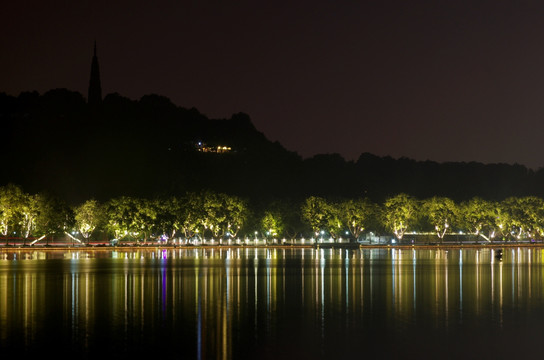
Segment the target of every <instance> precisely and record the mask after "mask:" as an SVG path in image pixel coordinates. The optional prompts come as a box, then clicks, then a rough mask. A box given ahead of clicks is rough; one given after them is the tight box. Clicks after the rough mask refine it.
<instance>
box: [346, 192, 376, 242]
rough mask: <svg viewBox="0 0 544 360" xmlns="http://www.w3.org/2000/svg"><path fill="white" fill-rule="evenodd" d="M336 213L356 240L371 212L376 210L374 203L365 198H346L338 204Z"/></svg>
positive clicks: (367, 222)
mask: <svg viewBox="0 0 544 360" xmlns="http://www.w3.org/2000/svg"><path fill="white" fill-rule="evenodd" d="M338 209H339V211H338V214H339V217H340V220H341V222H342V223H343V224H344V226H345V227H347V229H348V230H349V232H350V234H351V236H353V238H354V239H355V240H356V241H357V239H359V237H360V236H361V234H362V233H363V231H364V230H365V228H366V227H367V224H369V222H370V219H371V217H372V215H373V213H374V212H375V211H376V209H375V206H374V204H372V203H371V202H370V201H369V200H367V199H358V200H347V201H343V202H341V203H340V204H338Z"/></svg>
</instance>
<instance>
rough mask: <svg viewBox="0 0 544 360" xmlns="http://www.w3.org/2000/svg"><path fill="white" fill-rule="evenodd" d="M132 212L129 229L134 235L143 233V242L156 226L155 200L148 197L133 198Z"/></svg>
mask: <svg viewBox="0 0 544 360" xmlns="http://www.w3.org/2000/svg"><path fill="white" fill-rule="evenodd" d="M132 203H133V206H134V210H135V211H134V213H133V215H132V225H131V229H132V232H133V234H134V235H135V236H138V235H143V240H144V243H146V242H147V240H148V238H149V237H150V236H151V234H152V232H153V229H154V228H155V227H156V224H157V222H156V220H157V202H155V201H153V200H148V199H133V200H132Z"/></svg>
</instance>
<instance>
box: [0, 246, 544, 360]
mask: <svg viewBox="0 0 544 360" xmlns="http://www.w3.org/2000/svg"><path fill="white" fill-rule="evenodd" d="M499 251H502V255H501V254H500V253H499ZM543 330H544V248H540V247H536V246H535V247H505V248H504V249H500V248H485V247H482V248H479V249H478V248H470V249H461V248H449V249H446V248H440V249H436V248H433V249H415V248H413V249H410V248H394V247H391V248H374V249H371V248H364V249H356V250H354V249H312V248H305V249H301V248H241V247H233V248H206V247H202V248H189V249H181V248H177V249H172V248H170V249H161V248H154V249H127V250H123V249H119V250H111V249H107V250H106V249H104V250H72V251H50V250H47V251H46V250H35V251H11V250H10V251H6V250H0V353H1V354H4V355H5V354H17V355H18V356H19V357H21V356H25V357H26V356H36V355H37V356H40V355H44V354H48V353H53V354H55V355H56V357H57V358H68V357H72V358H74V357H75V356H78V357H79V358H81V357H85V358H86V357H93V358H94V357H96V356H102V355H103V356H111V355H119V356H131V355H142V354H146V355H152V356H156V357H169V358H170V357H176V358H183V359H215V358H217V359H255V358H259V359H302V358H319V359H322V358H323V359H328V358H334V359H345V358H352V357H356V358H372V359H374V358H419V359H431V358H432V359H435V358H442V359H444V358H446V359H450V358H451V359H454V358H461V357H463V358H474V359H476V358H513V357H515V358H529V357H535V356H536V355H535V354H538V353H539V352H540V351H539V350H540V348H539V344H540V341H541V338H540V337H541V336H542V334H543V333H544V332H543Z"/></svg>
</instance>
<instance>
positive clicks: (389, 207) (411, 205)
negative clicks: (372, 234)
mask: <svg viewBox="0 0 544 360" xmlns="http://www.w3.org/2000/svg"><path fill="white" fill-rule="evenodd" d="M416 207H417V200H416V199H414V198H413V197H411V196H409V195H406V194H399V195H396V196H394V197H390V198H388V199H387V200H386V201H385V203H384V206H383V213H382V216H383V223H384V225H385V227H386V228H387V229H389V230H390V231H392V232H393V234H395V236H396V237H397V239H399V240H402V237H403V236H404V234H405V232H406V230H408V228H409V227H410V226H412V225H413V224H414V222H415V220H416Z"/></svg>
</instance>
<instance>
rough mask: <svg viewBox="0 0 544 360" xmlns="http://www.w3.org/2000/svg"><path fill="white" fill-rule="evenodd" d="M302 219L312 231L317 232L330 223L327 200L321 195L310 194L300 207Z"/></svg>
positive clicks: (330, 216) (330, 215)
mask: <svg viewBox="0 0 544 360" xmlns="http://www.w3.org/2000/svg"><path fill="white" fill-rule="evenodd" d="M301 213H302V219H303V220H304V221H305V222H306V223H307V224H308V225H310V228H311V229H312V231H313V232H314V233H315V234H316V236H317V234H319V232H320V231H322V230H323V229H326V228H328V227H329V225H330V221H331V218H332V214H331V211H330V206H329V204H328V203H327V201H326V200H325V199H323V198H321V197H317V196H311V197H309V198H307V199H306V201H305V202H304V204H302V207H301Z"/></svg>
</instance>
